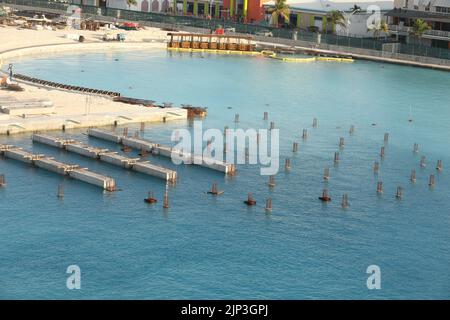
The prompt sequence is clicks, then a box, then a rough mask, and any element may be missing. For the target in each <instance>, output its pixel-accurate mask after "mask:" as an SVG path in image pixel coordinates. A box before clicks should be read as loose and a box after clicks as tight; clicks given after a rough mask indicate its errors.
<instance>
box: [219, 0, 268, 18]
mask: <svg viewBox="0 0 450 320" xmlns="http://www.w3.org/2000/svg"><path fill="white" fill-rule="evenodd" d="M268 1H270V0H223V9H222V12H223V16H225V17H230V18H232V19H237V18H239V17H243V18H244V21H246V22H257V21H261V20H263V19H264V7H263V4H264V3H266V2H268Z"/></svg>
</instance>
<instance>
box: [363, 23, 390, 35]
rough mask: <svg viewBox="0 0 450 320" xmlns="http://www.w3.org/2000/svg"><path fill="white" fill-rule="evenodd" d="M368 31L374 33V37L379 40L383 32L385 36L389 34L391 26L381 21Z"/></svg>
mask: <svg viewBox="0 0 450 320" xmlns="http://www.w3.org/2000/svg"><path fill="white" fill-rule="evenodd" d="M367 31H372V32H373V37H374V38H378V37H379V36H380V33H381V32H384V33H385V34H388V33H389V26H388V24H387V23H386V21H384V20H381V21H380V22H379V23H378V24H372V25H371V26H370V27H369V28H368V29H367Z"/></svg>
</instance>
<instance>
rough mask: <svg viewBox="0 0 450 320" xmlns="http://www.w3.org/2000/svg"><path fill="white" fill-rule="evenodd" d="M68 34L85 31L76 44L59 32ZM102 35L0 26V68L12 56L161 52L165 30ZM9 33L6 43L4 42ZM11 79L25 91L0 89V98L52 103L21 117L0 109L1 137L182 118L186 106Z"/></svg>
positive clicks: (0, 72) (1, 73)
mask: <svg viewBox="0 0 450 320" xmlns="http://www.w3.org/2000/svg"><path fill="white" fill-rule="evenodd" d="M117 32H119V31H117ZM120 32H122V31H120ZM67 33H75V34H78V35H84V36H85V38H86V40H87V41H86V42H81V43H80V42H78V41H75V40H71V39H69V38H65V37H64V34H67ZM103 33H104V31H102V30H100V31H97V32H94V31H79V30H76V31H72V30H70V31H69V30H58V31H50V30H39V31H35V30H20V29H16V28H12V27H3V28H0V36H4V38H6V41H4V42H3V43H1V44H0V68H2V67H4V63H6V62H12V63H14V60H19V59H21V58H22V57H30V56H39V55H45V54H63V53H73V52H77V53H81V52H107V51H112V50H114V51H121V50H146V49H148V50H161V49H165V47H166V46H165V43H164V40H165V32H163V31H161V30H159V29H156V28H148V30H142V31H137V32H134V33H132V32H128V33H127V32H126V34H130V38H131V40H130V41H125V42H104V41H102V40H101V36H102V34H103ZM36 35H38V36H36ZM8 37H9V40H10V41H8ZM17 39H19V40H17ZM22 43H29V44H30V45H29V46H26V47H23V46H20V45H21V44H22ZM2 64H3V65H2ZM0 76H6V73H5V72H4V71H2V70H1V69H0ZM13 81H14V82H17V83H19V85H20V86H21V87H22V88H23V89H24V91H22V92H13V91H6V90H0V100H1V99H14V100H18V101H24V100H49V101H51V102H52V103H53V106H54V108H53V109H52V112H45V113H43V114H21V115H20V112H19V114H17V112H16V113H15V114H11V115H10V114H7V113H0V135H5V134H6V135H11V134H17V133H26V132H34V131H47V130H66V129H76V128H87V127H94V126H108V125H125V124H131V123H140V122H165V121H175V120H186V119H187V110H185V109H182V108H178V107H173V108H158V107H144V106H142V105H130V104H125V103H122V102H115V101H113V100H112V98H111V97H105V96H102V95H96V94H91V93H89V94H88V93H83V92H74V91H70V90H65V89H61V88H53V87H48V86H45V85H40V84H36V83H31V82H27V81H23V80H18V79H14V77H13ZM96 89H102V88H96ZM24 112H25V111H24Z"/></svg>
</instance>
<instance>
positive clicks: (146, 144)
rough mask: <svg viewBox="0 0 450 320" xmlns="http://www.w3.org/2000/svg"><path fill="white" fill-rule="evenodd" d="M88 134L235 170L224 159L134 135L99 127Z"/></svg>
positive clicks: (136, 147) (220, 168)
mask: <svg viewBox="0 0 450 320" xmlns="http://www.w3.org/2000/svg"><path fill="white" fill-rule="evenodd" d="M88 135H89V136H91V137H95V138H98V139H103V140H107V141H112V142H116V143H121V144H123V145H124V146H126V147H130V148H133V149H137V150H143V151H146V152H151V153H153V154H157V155H161V156H164V157H168V158H171V157H172V153H174V152H176V153H177V154H179V155H180V156H182V157H183V158H184V159H190V160H191V161H190V162H191V164H197V165H199V166H202V167H205V168H209V169H213V170H216V171H221V172H224V173H225V174H234V173H235V172H236V166H235V165H234V164H230V163H226V162H225V161H219V160H215V159H210V158H205V157H202V156H197V155H194V154H191V153H188V152H181V151H178V150H176V149H174V148H171V147H169V146H164V145H160V144H159V143H154V142H151V141H149V140H145V139H141V138H136V137H134V138H130V137H127V136H124V135H118V134H116V133H114V132H108V131H104V130H100V129H89V131H88Z"/></svg>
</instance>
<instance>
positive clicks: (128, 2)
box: [126, 0, 137, 10]
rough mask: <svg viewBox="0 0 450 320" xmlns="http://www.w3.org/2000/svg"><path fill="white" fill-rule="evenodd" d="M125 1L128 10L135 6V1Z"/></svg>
mask: <svg viewBox="0 0 450 320" xmlns="http://www.w3.org/2000/svg"><path fill="white" fill-rule="evenodd" d="M126 1H127V5H128V10H130V9H131V6H135V5H137V1H136V0H126Z"/></svg>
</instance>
